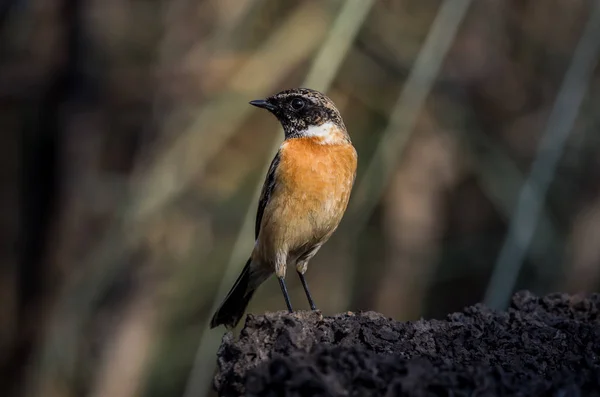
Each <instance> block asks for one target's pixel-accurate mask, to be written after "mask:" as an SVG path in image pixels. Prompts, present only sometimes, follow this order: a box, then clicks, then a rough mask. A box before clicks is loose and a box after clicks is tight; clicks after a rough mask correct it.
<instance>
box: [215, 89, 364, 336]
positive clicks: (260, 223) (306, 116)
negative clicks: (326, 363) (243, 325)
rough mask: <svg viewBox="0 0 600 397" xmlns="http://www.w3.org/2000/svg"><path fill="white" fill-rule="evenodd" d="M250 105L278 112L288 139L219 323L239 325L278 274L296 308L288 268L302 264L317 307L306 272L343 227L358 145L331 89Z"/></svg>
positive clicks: (300, 91)
mask: <svg viewBox="0 0 600 397" xmlns="http://www.w3.org/2000/svg"><path fill="white" fill-rule="evenodd" d="M249 103H250V104H251V105H253V106H256V107H258V108H262V109H266V110H267V111H269V112H270V113H271V114H272V115H273V116H275V117H276V118H277V120H278V121H279V123H280V124H281V126H282V127H283V133H284V139H283V142H282V144H281V146H280V147H279V149H278V151H277V153H276V155H275V157H274V158H273V160H272V161H271V164H270V166H269V169H268V172H267V175H266V178H265V181H264V184H263V187H262V190H261V194H260V198H259V202H258V210H257V214H256V222H255V230H254V232H255V233H254V238H255V243H254V248H253V250H252V252H251V255H250V257H249V259H248V261H247V262H246V265H245V266H244V268H243V270H242V272H241V273H240V275H239V276H238V278H237V280H236V281H235V283H234V284H233V286H232V288H231V290H230V291H229V293H228V294H227V295H226V297H225V299H224V300H223V301H222V303H221V305H220V306H219V307H218V309H217V310H216V311H215V313H214V315H213V317H212V319H211V322H210V328H211V329H212V328H215V327H217V326H219V325H224V326H225V327H226V328H227V329H232V328H234V327H236V326H237V324H238V323H239V321H240V319H241V318H242V317H243V315H244V313H245V311H246V308H247V306H248V303H249V302H250V300H251V298H252V295H253V294H254V292H255V291H256V289H257V288H258V287H259V286H260V285H261V284H262V283H263V282H264V281H266V280H267V279H268V278H269V277H271V276H272V275H273V274H275V275H276V276H277V278H278V280H279V286H280V288H281V292H282V294H283V298H284V300H285V304H286V306H287V310H288V311H289V312H290V313H292V312H293V308H292V305H291V302H290V297H289V294H288V291H287V286H286V283H285V276H286V270H287V269H288V267H290V268H292V269H293V268H294V267H295V270H296V272H297V274H298V276H299V278H300V282H301V283H302V287H303V289H304V292H305V294H306V298H307V299H308V303H309V305H310V308H311V310H313V311H314V310H317V307H316V305H315V303H314V300H313V298H312V296H311V294H310V291H309V289H308V285H307V283H306V279H305V276H304V275H305V273H306V270H307V268H308V263H309V261H310V260H311V259H312V258H313V257H314V256H315V254H316V253H317V252H318V251H319V249H320V248H321V247H322V246H323V244H324V243H325V242H327V240H329V238H330V237H331V235H332V234H333V233H334V231H335V230H336V229H337V227H338V225H339V223H340V221H341V219H342V217H343V215H344V213H345V211H346V209H347V206H348V202H349V199H350V194H351V191H352V188H353V186H354V182H355V180H356V169H357V164H358V154H357V151H356V149H355V148H354V146H353V144H352V141H351V139H350V136H349V134H348V132H347V130H346V126H345V125H344V121H343V120H342V116H341V115H340V112H339V110H338V109H337V108H336V106H335V104H334V103H333V101H332V100H331V99H330V98H328V97H327V96H326V95H325V94H323V93H321V92H319V91H316V90H313V89H309V88H294V89H289V90H284V91H281V92H279V93H277V94H275V95H272V96H270V97H267V98H265V99H259V100H253V101H250V102H249Z"/></svg>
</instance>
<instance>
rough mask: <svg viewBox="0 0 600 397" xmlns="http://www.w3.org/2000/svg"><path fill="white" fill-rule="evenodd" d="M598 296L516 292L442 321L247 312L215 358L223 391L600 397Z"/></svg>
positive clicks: (368, 315)
mask: <svg viewBox="0 0 600 397" xmlns="http://www.w3.org/2000/svg"><path fill="white" fill-rule="evenodd" d="M599 312H600V295H593V296H590V297H588V298H586V299H584V298H577V297H572V296H568V295H565V294H554V295H549V296H546V297H544V298H538V297H536V296H533V295H532V294H530V293H527V292H525V293H519V294H517V295H515V296H514V298H513V301H512V305H511V307H510V309H509V310H508V311H506V312H497V311H493V310H490V309H488V308H486V307H484V306H483V305H476V306H473V307H469V308H467V309H465V310H464V312H462V313H454V314H451V315H449V316H448V317H447V318H446V319H445V320H443V321H438V320H421V321H417V322H412V323H400V322H396V321H393V320H391V319H388V318H385V317H383V316H382V315H380V314H377V313H374V312H366V313H360V314H353V313H346V314H339V315H336V316H333V317H325V318H324V317H322V316H320V315H319V314H318V313H311V312H299V313H294V314H288V313H285V312H278V313H269V314H266V315H264V316H251V315H249V316H248V318H247V321H246V324H245V327H244V329H243V330H242V332H241V335H240V338H239V340H237V341H236V340H235V339H234V338H233V335H232V334H231V333H227V334H226V335H225V336H224V338H223V343H222V345H221V348H220V349H219V353H218V365H219V372H218V374H217V376H216V377H215V387H216V389H217V391H218V392H219V394H220V395H226V396H230V395H240V394H244V395H249V396H397V395H398V396H400V395H402V396H498V395H502V396H565V397H566V396H600V316H599Z"/></svg>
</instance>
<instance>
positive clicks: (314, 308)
mask: <svg viewBox="0 0 600 397" xmlns="http://www.w3.org/2000/svg"><path fill="white" fill-rule="evenodd" d="M297 273H298V277H300V282H301V283H302V287H303V288H304V292H306V298H307V299H308V304H309V305H310V309H311V310H317V306H315V302H314V301H313V298H312V296H310V291H309V290H308V284H306V279H305V278H304V273H301V272H297Z"/></svg>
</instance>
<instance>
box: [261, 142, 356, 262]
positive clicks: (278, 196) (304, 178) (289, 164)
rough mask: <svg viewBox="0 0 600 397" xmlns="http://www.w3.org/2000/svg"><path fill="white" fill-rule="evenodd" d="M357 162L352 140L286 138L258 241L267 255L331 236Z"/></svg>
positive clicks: (347, 198) (342, 207)
mask: <svg viewBox="0 0 600 397" xmlns="http://www.w3.org/2000/svg"><path fill="white" fill-rule="evenodd" d="M356 165H357V155H356V151H355V149H354V147H353V146H352V145H351V144H349V143H344V144H333V145H328V144H319V143H318V141H317V140H315V139H311V138H296V139H289V140H287V141H286V142H285V143H284V144H283V145H282V147H281V149H280V163H279V166H278V168H277V172H276V176H275V178H276V188H275V190H274V191H273V195H272V197H271V199H270V201H269V204H268V205H267V208H265V215H264V216H263V221H262V226H261V236H260V240H261V241H260V242H259V243H260V245H261V246H262V248H263V249H262V251H264V252H263V255H266V256H271V255H274V254H275V252H280V250H281V249H282V248H283V249H285V250H286V251H288V252H290V253H293V252H295V251H297V252H300V251H302V250H304V249H307V248H308V247H311V246H314V245H315V244H318V243H320V242H323V241H324V240H326V239H328V238H329V236H330V235H331V234H332V233H333V231H334V230H335V229H336V228H337V226H338V224H339V222H340V220H341V218H342V216H343V214H344V211H345V210H346V207H347V205H348V200H349V198H350V192H351V190H352V185H353V183H354V178H355V175H356Z"/></svg>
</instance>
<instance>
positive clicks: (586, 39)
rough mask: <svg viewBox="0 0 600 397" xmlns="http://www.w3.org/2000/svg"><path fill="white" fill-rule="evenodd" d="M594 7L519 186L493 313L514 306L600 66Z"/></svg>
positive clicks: (599, 20) (598, 11) (599, 7)
mask: <svg viewBox="0 0 600 397" xmlns="http://www.w3.org/2000/svg"><path fill="white" fill-rule="evenodd" d="M592 4H593V11H592V13H591V15H590V17H589V19H588V22H587V25H586V28H585V31H584V33H583V34H582V36H581V39H580V41H579V43H578V44H577V47H576V49H575V53H574V55H573V58H572V60H571V64H570V65H569V68H568V69H567V72H566V75H565V79H564V81H563V84H562V86H561V88H560V91H559V92H558V95H557V97H556V101H555V103H554V108H553V109H552V113H551V114H550V117H549V118H548V124H547V127H546V132H545V133H544V135H543V136H542V139H541V142H540V144H539V146H538V151H537V155H536V157H535V160H534V161H533V165H532V167H531V171H530V173H529V176H528V177H527V179H526V180H525V182H524V183H523V185H522V186H521V191H520V193H519V198H518V202H517V208H516V210H515V212H514V215H513V217H512V219H511V222H510V225H509V229H508V233H507V235H506V240H505V241H504V245H503V247H502V249H501V251H500V254H499V255H498V260H497V262H496V264H495V267H494V272H493V274H492V277H491V279H490V283H489V285H488V288H487V291H486V294H485V303H486V304H487V305H489V306H490V307H493V308H497V309H500V308H503V307H505V306H506V305H507V304H508V302H509V300H510V296H511V294H512V292H513V290H514V287H515V285H516V283H517V278H518V276H519V272H520V270H521V267H522V265H523V260H524V258H525V255H526V254H527V251H528V250H529V247H530V245H531V241H532V240H533V234H534V232H535V230H536V226H537V224H538V219H539V216H540V212H541V210H542V207H543V201H544V199H545V196H546V192H547V191H548V188H549V186H550V183H551V182H552V179H553V178H554V172H555V170H556V166H557V164H558V161H559V160H560V158H561V156H562V153H563V150H564V147H565V143H566V142H567V138H568V136H569V133H570V131H571V129H572V127H573V124H574V123H575V120H576V118H577V115H578V113H579V107H580V105H581V102H582V101H583V98H584V96H585V93H586V91H587V88H588V86H589V82H590V79H591V77H592V75H593V72H594V69H595V67H596V65H597V63H598V57H599V56H600V2H599V1H594V2H592ZM534 186H535V188H534ZM536 191H537V192H539V194H538V195H536V194H535V192H536Z"/></svg>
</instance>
